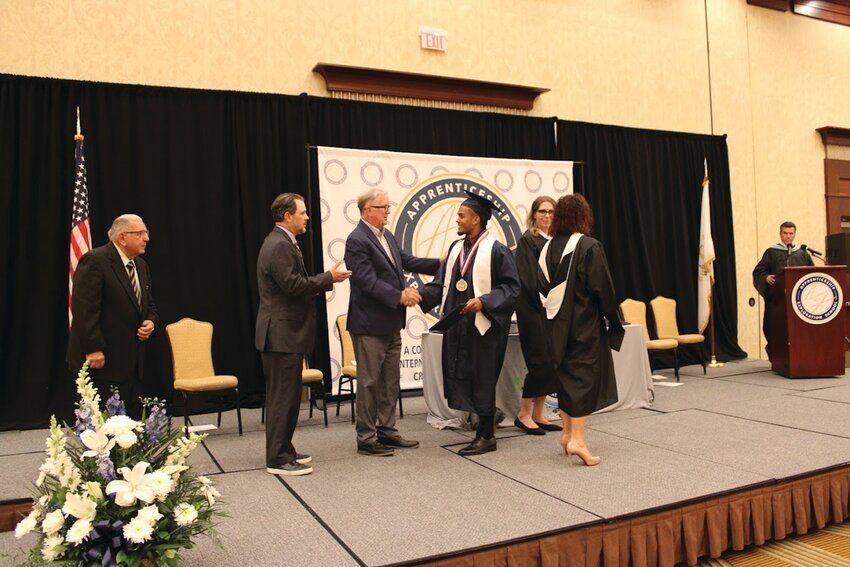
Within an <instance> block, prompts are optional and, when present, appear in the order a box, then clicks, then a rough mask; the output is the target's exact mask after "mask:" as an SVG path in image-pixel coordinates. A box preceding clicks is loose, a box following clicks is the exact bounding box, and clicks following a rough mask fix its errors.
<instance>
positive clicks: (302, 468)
mask: <svg viewBox="0 0 850 567" xmlns="http://www.w3.org/2000/svg"><path fill="white" fill-rule="evenodd" d="M266 472H267V473H269V474H279V475H283V476H303V475H305V474H310V473H311V472H313V467H308V466H307V465H302V464H301V463H298V462H296V461H292V462H289V463H286V464H285V465H283V466H280V467H266Z"/></svg>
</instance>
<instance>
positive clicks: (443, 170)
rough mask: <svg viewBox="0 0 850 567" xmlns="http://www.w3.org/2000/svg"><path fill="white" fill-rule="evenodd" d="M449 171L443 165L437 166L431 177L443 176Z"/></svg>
mask: <svg viewBox="0 0 850 567" xmlns="http://www.w3.org/2000/svg"><path fill="white" fill-rule="evenodd" d="M448 172H449V170H448V169H447V168H445V167H443V166H442V165H438V166H435V167H434V169H432V170H431V177H436V176H438V175H442V174H443V173H448Z"/></svg>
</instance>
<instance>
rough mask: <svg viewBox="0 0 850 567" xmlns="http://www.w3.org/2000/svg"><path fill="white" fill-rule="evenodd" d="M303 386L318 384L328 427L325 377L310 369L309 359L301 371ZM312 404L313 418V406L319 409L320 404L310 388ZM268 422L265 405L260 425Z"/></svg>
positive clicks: (316, 369) (309, 400)
mask: <svg viewBox="0 0 850 567" xmlns="http://www.w3.org/2000/svg"><path fill="white" fill-rule="evenodd" d="M301 384H302V386H309V385H310V384H318V385H319V393H320V394H321V396H322V412H323V413H324V414H325V427H327V426H328V395H327V392H326V391H325V375H324V374H322V371H321V370H319V369H318V368H310V366H309V365H308V364H307V357H306V356H305V357H304V366H303V370H302V371H301ZM308 402H309V404H310V406H309V407H310V417H313V406H314V405H315V406H316V409H319V406H318V404H316V399H315V396H314V390H313V389H312V388H310V397H309V399H308ZM265 422H266V405H265V403H264V404H263V409H262V410H261V411H260V423H265Z"/></svg>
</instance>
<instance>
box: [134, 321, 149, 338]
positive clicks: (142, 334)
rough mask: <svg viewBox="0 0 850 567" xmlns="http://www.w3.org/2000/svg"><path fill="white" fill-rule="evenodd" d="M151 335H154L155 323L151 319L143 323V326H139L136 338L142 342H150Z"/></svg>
mask: <svg viewBox="0 0 850 567" xmlns="http://www.w3.org/2000/svg"><path fill="white" fill-rule="evenodd" d="M151 333H153V321H151V320H150V319H145V320H144V321H142V324H141V325H139V328H138V329H136V337H138V339H139V340H140V341H146V340H148V339H149V338H150V336H151Z"/></svg>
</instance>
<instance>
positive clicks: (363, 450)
mask: <svg viewBox="0 0 850 567" xmlns="http://www.w3.org/2000/svg"><path fill="white" fill-rule="evenodd" d="M357 452H358V453H360V454H361V455H370V456H372V457H389V456H391V455H392V454H393V453H394V451H393V448H392V447H387V446H386V445H384V444H383V443H378V442H377V441H375V442H374V443H358V444H357Z"/></svg>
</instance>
